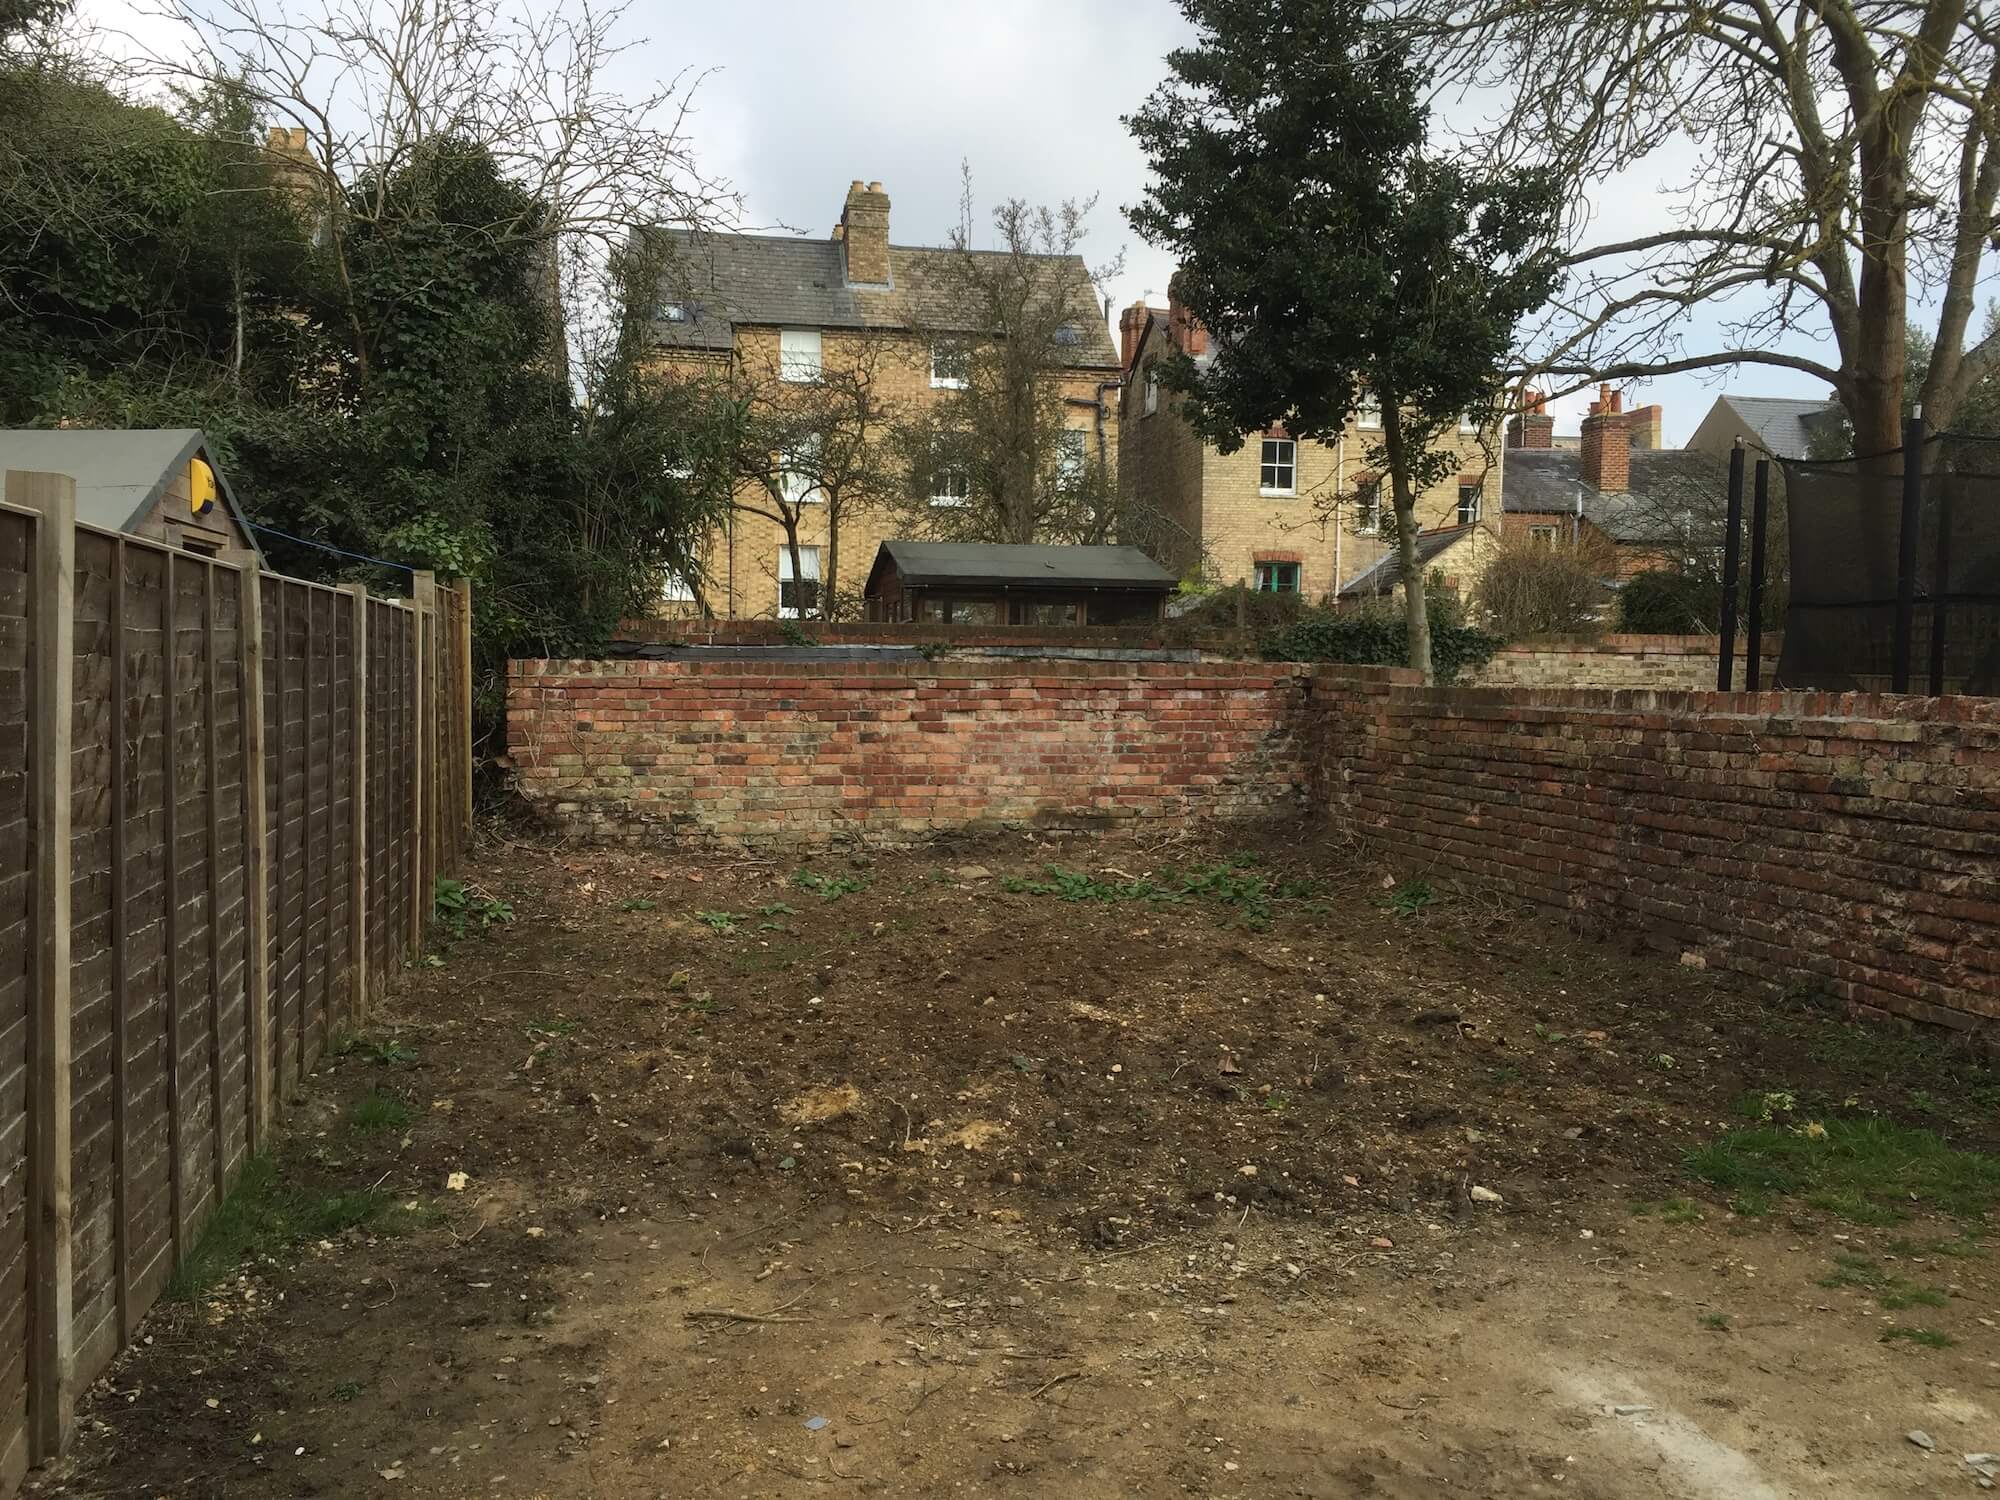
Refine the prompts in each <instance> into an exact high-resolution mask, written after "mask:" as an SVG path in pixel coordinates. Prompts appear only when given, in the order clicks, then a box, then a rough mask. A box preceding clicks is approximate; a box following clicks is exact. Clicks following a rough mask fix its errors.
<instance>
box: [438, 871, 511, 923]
mask: <svg viewBox="0 0 2000 1500" xmlns="http://www.w3.org/2000/svg"><path fill="white" fill-rule="evenodd" d="M513 920H514V908H513V907H512V906H509V905H508V904H507V903H506V902H505V901H501V900H499V899H497V898H496V897H492V896H482V895H480V894H479V893H478V892H476V891H474V890H473V889H472V887H470V886H468V885H467V884H466V883H465V882H464V881H462V880H455V879H453V878H452V877H451V876H449V875H440V876H439V877H438V879H437V884H436V885H435V886H433V887H432V888H431V924H432V925H433V926H435V927H437V928H439V929H441V930H442V931H443V932H444V933H445V934H446V935H447V936H448V937H451V938H462V937H464V936H465V935H466V934H467V933H468V932H472V931H474V930H475V929H476V930H478V931H480V932H484V931H486V930H487V929H488V928H489V927H497V926H499V925H501V924H502V923H505V922H511V921H513Z"/></svg>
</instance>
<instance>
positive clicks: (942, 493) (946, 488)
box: [931, 469, 972, 510]
mask: <svg viewBox="0 0 2000 1500" xmlns="http://www.w3.org/2000/svg"><path fill="white" fill-rule="evenodd" d="M934 483H935V484H936V489H935V490H933V491H932V493H931V504H933V505H937V506H942V507H944V508H945V509H947V510H957V509H959V508H961V507H962V506H967V505H970V504H971V503H972V476H971V475H970V474H968V473H966V472H965V470H963V469H944V470H941V471H940V472H939V474H938V476H937V479H936V480H935V481H934Z"/></svg>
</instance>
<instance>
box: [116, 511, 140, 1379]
mask: <svg viewBox="0 0 2000 1500" xmlns="http://www.w3.org/2000/svg"><path fill="white" fill-rule="evenodd" d="M109 644H110V649H111V1191H112V1204H111V1229H112V1244H113V1246H114V1256H113V1261H112V1276H113V1277H114V1279H115V1285H114V1295H115V1297H116V1300H117V1306H118V1344H119V1347H120V1348H123V1347H124V1346H125V1345H126V1344H128V1343H130V1342H131V1341H132V1335H133V1333H134V1331H135V1329H136V1325H137V1324H138V1321H139V1320H138V1316H137V1313H136V1310H135V1309H134V1308H133V1306H132V1272H133V1265H132V1170H131V1143H130V1141H129V1140H128V1139H127V1137H128V1136H129V1134H130V1132H131V1127H130V1125H129V1124H128V1123H127V1121H126V1108H127V1104H128V1100H127V1097H126V1096H127V1095H128V1094H129V1093H130V1085H129V1083H128V1082H127V1076H126V1075H127V1070H128V1069H129V1068H130V1066H131V1059H132V1021H131V1009H130V1006H129V1005H128V1004H127V1001H126V997H125V987H126V980H127V968H126V952H127V950H128V949H129V948H130V946H131V942H132V917H131V913H130V911H129V910H128V909H127V908H128V906H129V904H130V899H131V896H130V890H129V884H130V879H131V872H130V871H129V870H128V869H127V868H126V861H127V860H128V858H129V857H130V850H129V849H128V848H127V847H126V831H125V819H126V817H127V816H128V810H127V809H128V803H127V801H126V783H127V781H128V780H129V778H130V777H131V774H132V772H131V767H130V762H129V760H128V758H127V754H126V740H127V738H128V736H127V733H126V722H125V715H126V695H127V694H128V693H129V692H130V688H129V687H128V686H127V685H126V680H125V539H124V538H123V537H120V538H119V539H118V540H117V541H115V542H113V543H112V544H111V639H110V642H109Z"/></svg>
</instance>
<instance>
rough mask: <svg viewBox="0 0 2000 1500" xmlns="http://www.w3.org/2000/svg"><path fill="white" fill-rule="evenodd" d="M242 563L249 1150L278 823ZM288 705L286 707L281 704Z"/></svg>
mask: <svg viewBox="0 0 2000 1500" xmlns="http://www.w3.org/2000/svg"><path fill="white" fill-rule="evenodd" d="M226 560H227V561H229V562H231V563H234V564H235V565H236V568H237V570H238V571H237V575H236V583H237V589H238V598H239V600H240V602H239V604H238V605H237V617H238V618H237V657H238V670H237V682H238V684H239V687H240V691H241V693H242V697H243V915H244V942H245V945H246V947H247V948H248V950H249V951H248V952H247V953H246V954H245V956H244V979H245V988H244V992H243V1001H244V1009H245V1016H244V1037H245V1043H244V1047H245V1050H246V1051H247V1052H248V1053H249V1058H248V1062H249V1068H250V1108H249V1116H250V1122H249V1123H250V1149H251V1150H253V1151H260V1150H262V1149H263V1147H264V1143H265V1139H266V1137H267V1136H268V1135H269V1134H270V1129H271V891H270V886H269V878H268V876H267V874H266V860H267V859H268V857H269V850H270V839H271V825H270V808H269V805H268V804H267V803H266V802H265V800H264V798H265V784H264V749H265V735H264V598H263V589H262V577H261V569H260V566H259V562H258V558H257V554H256V553H254V552H248V551H244V552H231V553H229V554H228V555H227V559H226ZM282 707H283V705H282V704H281V705H280V709H282Z"/></svg>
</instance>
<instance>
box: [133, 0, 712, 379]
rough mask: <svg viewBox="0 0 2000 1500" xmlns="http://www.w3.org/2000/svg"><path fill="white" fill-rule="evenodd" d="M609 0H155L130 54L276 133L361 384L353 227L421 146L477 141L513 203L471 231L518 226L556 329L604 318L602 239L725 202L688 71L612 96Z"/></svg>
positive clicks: (501, 241)
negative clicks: (336, 297) (157, 25)
mask: <svg viewBox="0 0 2000 1500" xmlns="http://www.w3.org/2000/svg"><path fill="white" fill-rule="evenodd" d="M628 10H629V4H628V3H627V0H611V3H608V4H601V5H593V4H587V3H584V0H549V3H543V4H537V3H534V0H450V3H445V4H440V3H436V0H157V5H156V9H155V11H154V12H153V13H154V14H155V15H156V16H157V17H159V18H163V19H165V20H167V21H170V22H172V23H174V27H173V30H172V31H171V32H170V33H169V35H171V37H172V41H171V42H168V43H165V44H161V45H156V46H154V47H152V48H151V50H150V54H149V58H148V60H147V61H146V62H145V64H143V66H145V67H146V68H149V69H150V71H151V72H153V73H154V74H155V75H157V76H159V77H162V78H164V79H166V80H168V81H169V82H179V81H184V80H193V81H196V82H206V81H207V80H212V79H216V78H226V79H229V80H231V81H232V87H233V88H235V89H236V90H237V91H239V93H240V95H241V97H243V98H245V99H246V100H247V101H248V103H249V105H250V107H251V108H252V110H253V111H254V113H255V114H256V116H257V117H258V118H259V119H260V120H261V121H262V122H263V123H265V124H267V125H271V126H274V127H278V128H282V129H285V130H287V131H288V132H291V134H289V135H288V136H286V137H284V138H283V142H284V144H283V146H282V149H281V151H280V153H279V154H280V162H279V165H280V167H281V170H282V172H283V173H284V174H286V176H287V178H288V180H289V181H290V182H291V183H292V184H293V187H294V190H295V191H296V192H297V193H298V194H299V196H300V197H301V199H302V200H303V206H305V207H306V208H307V209H308V211H309V212H310V213H311V214H312V216H313V218H314V220H315V233H316V235H317V236H318V237H319V238H320V239H321V241H322V243H323V244H324V246H325V247H326V249H327V250H328V252H329V257H330V260H331V263H332V266H333V269H334V274H335V276H336V278H337V280H338V282H339V284H340V286H341V287H342V288H343V289H344V290H345V291H346V293H347V299H346V320H347V323H348V325H349V330H348V331H349V341H350V343H351V346H352V347H351V351H350V352H351V354H352V357H353V359H354V361H355V364H356V366H357V368H358V370H359V372H360V375H361V379H362V383H363V384H364V386H365V384H366V382H367V379H368V375H369V371H370V369H371V366H372V364H373V362H374V358H375V353H376V350H375V336H376V331H377V330H376V329H375V328H373V327H371V326H370V320H369V317H368V315H367V310H366V309H365V307H364V306H363V305H362V302H361V299H360V298H359V297H357V296H355V295H354V293H353V280H354V278H353V273H352V264H351V257H350V254H349V239H350V236H351V235H352V234H353V233H354V232H355V229H356V227H357V226H375V227H379V226H381V225H382V224H384V223H385V222H387V221H391V220H394V219H398V218H403V217H408V216H411V215H421V214H422V213H423V212H424V211H425V208H426V205H425V204H423V203H422V202H421V201H419V200H415V199H413V198H412V196H411V195H410V194H409V193H408V191H407V190H406V188H407V184H409V183H410V182H411V181H413V180H416V181H420V180H421V173H420V172H415V173H413V171H412V169H413V168H416V167H419V166H420V165H421V164H422V163H423V162H424V161H425V159H426V157H427V155H428V154H429V153H432V152H434V151H436V150H438V149H439V148H440V147H446V146H449V147H451V148H454V149H466V150H471V151H475V152H480V153H484V154H485V155H487V156H489V157H491V158H492V160H493V161H494V162H495V163H496V164H497V165H498V168H499V171H500V174H501V176H502V177H503V178H504V179H505V180H506V181H508V182H509V183H511V184H513V185H514V186H515V187H517V188H519V189H520V190H521V201H522V202H523V203H525V204H526V205H528V208H527V210H526V211H525V212H520V213H514V214H510V215H509V216H507V217H506V218H504V219H501V220H497V221H496V222H494V223H493V224H491V225H490V226H487V231H488V233H489V234H490V236H491V238H492V240H493V241H494V243H495V244H496V246H504V245H508V244H518V243H523V242H526V243H530V244H532V245H533V246H534V247H535V248H536V251H537V253H538V255H539V257H540V259H541V261H542V263H543V264H544V265H545V266H546V268H547V270H546V276H547V281H548V293H549V297H550V299H551V300H552V301H553V302H556V303H558V304H559V305H560V307H561V310H562V312H563V313H564V319H563V326H564V329H565V332H566V334H567V336H568V341H567V343H566V345H565V347H564V349H563V350H562V351H560V353H561V354H562V355H563V356H565V357H567V356H573V355H575V354H576V353H578V352H579V351H578V350H577V349H576V347H575V345H576V339H577V335H578V330H580V329H584V328H588V327H591V326H593V325H594V326H595V327H597V328H598V329H600V330H601V329H608V328H611V327H613V326H615V324H616V323H617V321H618V319H619V317H620V316H621V313H620V310H619V309H618V308H616V307H615V306H613V305H611V304H610V303H609V302H608V301H607V300H606V299H604V298H603V297H602V296H601V291H602V287H603V285H604V282H605V278H606V267H607V265H608V263H609V260H610V257H611V255H612V253H613V252H614V251H615V250H616V249H617V248H618V247H619V246H620V245H622V244H623V243H624V242H625V240H626V239H627V237H628V235H629V233H630V232H631V231H632V230H633V229H635V228H639V227H654V226H658V225H663V224H676V225H681V226H683V227H687V228H703V227H719V226H721V225H725V224H727V223H730V222H732V221H733V219H734V215H735V210H736V207H737V202H736V199H735V196H734V195H733V193H732V192H731V190H730V189H729V188H728V186H727V185H726V184H724V183H722V182H719V181H717V180H715V179H713V178H711V177H709V176H707V175H705V174H704V173H703V172H702V171H701V170H700V169H699V168H698V166H697V164H696V161H695V158H694V153H693V150H692V147H691V145H690V142H689V140H688V137H687V134H686V129H685V127H686V123H687V112H688V109H689V107H690V105H691V103H692V100H693V94H694V88H695V85H696V84H697V83H698V82H699V77H698V75H697V74H696V73H694V72H693V71H692V70H683V71H678V72H669V73H667V74H665V75H663V76H662V77H661V78H660V81H658V82H656V83H654V84H653V85H652V86H651V87H650V88H648V89H646V90H645V91H643V92H641V93H638V94H635V95H627V94H625V93H622V92H620V91H619V89H618V88H617V87H616V86H615V84H614V83H613V81H612V78H611V76H610V75H611V72H612V69H613V65H614V64H615V63H616V61H617V60H618V59H619V58H620V57H621V56H622V55H624V54H625V53H627V52H628V51H630V50H631V49H632V48H634V47H635V46H638V45H639V42H638V40H637V39H634V38H631V37H629V36H627V35H626V34H625V31H626V20H627V12H628Z"/></svg>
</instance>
